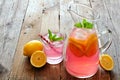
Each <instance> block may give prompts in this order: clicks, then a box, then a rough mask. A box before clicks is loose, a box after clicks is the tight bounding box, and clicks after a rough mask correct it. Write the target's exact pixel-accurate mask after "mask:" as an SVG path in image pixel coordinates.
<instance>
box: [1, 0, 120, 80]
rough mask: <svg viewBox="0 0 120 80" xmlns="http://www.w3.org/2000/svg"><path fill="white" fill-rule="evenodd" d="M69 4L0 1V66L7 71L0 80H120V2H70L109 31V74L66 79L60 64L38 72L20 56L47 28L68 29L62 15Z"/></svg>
mask: <svg viewBox="0 0 120 80" xmlns="http://www.w3.org/2000/svg"><path fill="white" fill-rule="evenodd" d="M70 1H71V0H0V63H1V64H2V65H3V66H5V67H6V68H7V69H8V71H5V72H0V80H120V45H119V44H120V29H119V25H120V14H119V12H120V6H119V5H120V1H119V0H74V1H79V2H80V3H83V4H87V5H88V6H90V7H92V8H94V9H95V10H96V11H98V12H99V14H100V16H101V17H100V18H101V21H100V22H99V23H98V26H99V27H98V30H101V31H102V30H104V29H105V27H107V28H109V29H110V30H111V31H112V37H113V42H112V45H111V46H110V48H109V49H108V50H107V53H109V54H110V55H111V56H112V57H113V59H114V62H115V67H114V69H113V70H112V71H109V72H108V71H105V70H103V69H101V68H99V70H98V72H97V73H96V74H95V75H94V76H93V77H91V78H87V79H77V78H75V77H72V76H71V75H69V74H68V73H67V72H66V70H65V67H64V64H63V62H62V63H60V64H57V65H49V64H46V65H45V66H44V67H42V68H40V69H36V68H34V67H33V66H31V64H30V62H29V59H28V58H27V57H25V56H23V45H24V44H25V43H26V42H28V41H30V40H34V39H37V40H39V39H40V38H39V37H38V35H37V34H38V33H45V32H46V31H47V30H48V28H49V29H52V30H55V31H63V30H65V29H66V27H69V26H71V18H70V16H69V14H68V13H67V12H66V11H65V9H66V8H67V6H68V3H69V2H70Z"/></svg>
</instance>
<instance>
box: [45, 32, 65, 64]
mask: <svg viewBox="0 0 120 80" xmlns="http://www.w3.org/2000/svg"><path fill="white" fill-rule="evenodd" d="M57 36H59V37H64V36H63V35H62V34H60V33H57ZM44 37H45V39H46V40H48V41H49V42H50V40H49V39H48V34H47V35H45V36H44ZM63 47H64V40H61V41H55V42H51V46H50V45H48V44H47V43H46V42H45V44H44V51H45V53H46V55H47V62H48V63H49V64H58V63H60V62H61V61H62V60H63Z"/></svg>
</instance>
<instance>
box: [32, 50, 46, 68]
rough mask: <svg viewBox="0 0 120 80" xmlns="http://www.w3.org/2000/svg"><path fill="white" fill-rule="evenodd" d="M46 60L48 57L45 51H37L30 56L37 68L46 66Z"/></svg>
mask: <svg viewBox="0 0 120 80" xmlns="http://www.w3.org/2000/svg"><path fill="white" fill-rule="evenodd" d="M46 61H47V58H46V55H45V53H44V52H43V51H35V52H34V53H33V54H32V55H31V58H30V63H31V64H32V65H33V66H34V67H36V68H40V67H42V66H44V65H45V64H46Z"/></svg>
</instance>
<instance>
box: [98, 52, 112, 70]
mask: <svg viewBox="0 0 120 80" xmlns="http://www.w3.org/2000/svg"><path fill="white" fill-rule="evenodd" d="M100 65H101V67H102V68H103V69H105V70H107V71H110V70H112V69H113V68H114V61H113V59H112V57H111V56H110V55H108V54H102V55H101V56H100Z"/></svg>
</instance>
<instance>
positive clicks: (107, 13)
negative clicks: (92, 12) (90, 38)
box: [91, 0, 120, 80]
mask: <svg viewBox="0 0 120 80" xmlns="http://www.w3.org/2000/svg"><path fill="white" fill-rule="evenodd" d="M91 3H92V6H93V8H95V9H96V10H97V11H99V13H100V16H101V23H100V24H98V25H99V26H100V27H99V30H103V29H105V28H104V26H107V28H109V29H110V30H112V40H113V42H112V45H111V47H110V48H109V50H107V53H109V54H110V55H111V56H112V57H113V59H114V62H115V67H114V69H113V70H112V71H110V72H108V73H109V75H110V79H106V80H119V79H120V72H119V70H120V64H119V62H120V59H119V57H120V55H119V52H120V50H119V48H120V46H119V45H118V44H119V43H120V42H119V39H120V37H119V36H120V33H119V32H120V31H119V23H120V21H119V19H120V17H119V16H118V15H119V11H118V10H119V8H120V7H119V4H120V2H119V0H116V1H112V0H101V1H100V0H91ZM101 24H102V25H101ZM104 74H105V75H106V73H104V72H103V74H102V75H104Z"/></svg>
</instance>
